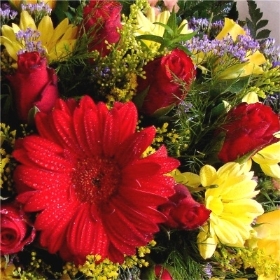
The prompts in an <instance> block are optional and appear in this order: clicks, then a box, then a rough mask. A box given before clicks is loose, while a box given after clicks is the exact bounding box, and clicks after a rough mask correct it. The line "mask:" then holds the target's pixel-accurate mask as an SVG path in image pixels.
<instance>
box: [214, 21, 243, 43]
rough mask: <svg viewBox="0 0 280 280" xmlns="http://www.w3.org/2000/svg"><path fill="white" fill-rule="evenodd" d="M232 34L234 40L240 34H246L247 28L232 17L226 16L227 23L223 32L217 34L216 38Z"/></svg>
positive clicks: (220, 38) (219, 38)
mask: <svg viewBox="0 0 280 280" xmlns="http://www.w3.org/2000/svg"><path fill="white" fill-rule="evenodd" d="M228 34H229V35H231V37H232V38H233V40H234V41H235V40H236V38H237V36H238V35H245V34H246V32H245V30H244V29H243V28H242V27H241V26H240V25H238V24H237V23H236V22H234V21H233V20H232V19H229V18H225V24H224V27H223V29H222V30H221V32H220V33H219V34H218V35H217V36H216V39H218V40H222V39H223V38H224V37H226V36H227V35H228Z"/></svg>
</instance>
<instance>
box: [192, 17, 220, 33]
mask: <svg viewBox="0 0 280 280" xmlns="http://www.w3.org/2000/svg"><path fill="white" fill-rule="evenodd" d="M223 25H224V23H223V21H221V20H219V21H215V22H209V20H208V19H206V18H198V19H197V18H195V17H193V18H191V19H190V20H189V21H188V26H189V28H190V29H193V30H194V31H196V32H198V33H206V32H209V34H211V35H212V36H214V35H217V34H218V33H219V32H220V31H221V30H222V28H223Z"/></svg>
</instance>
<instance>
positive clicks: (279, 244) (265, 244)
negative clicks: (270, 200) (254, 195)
mask: <svg viewBox="0 0 280 280" xmlns="http://www.w3.org/2000/svg"><path fill="white" fill-rule="evenodd" d="M256 223H257V224H258V226H257V227H256V228H255V229H256V232H257V239H258V241H257V246H258V248H259V249H262V250H263V252H264V253H265V255H267V256H271V257H272V259H273V260H275V263H276V264H277V266H278V268H279V269H278V272H277V271H275V270H274V273H275V274H274V275H260V276H259V278H258V279H263V280H269V279H280V209H277V210H274V211H271V212H267V213H265V214H263V215H261V216H260V217H258V218H257V220H256Z"/></svg>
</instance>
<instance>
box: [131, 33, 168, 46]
mask: <svg viewBox="0 0 280 280" xmlns="http://www.w3.org/2000/svg"><path fill="white" fill-rule="evenodd" d="M136 39H137V40H148V41H153V42H157V43H160V44H163V41H164V40H163V38H162V37H160V36H156V35H149V34H147V35H139V36H137V37H136Z"/></svg>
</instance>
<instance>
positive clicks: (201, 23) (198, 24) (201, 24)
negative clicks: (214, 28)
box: [188, 17, 209, 31]
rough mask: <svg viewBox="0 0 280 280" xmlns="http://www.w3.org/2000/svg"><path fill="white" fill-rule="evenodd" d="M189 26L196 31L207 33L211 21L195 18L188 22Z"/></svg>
mask: <svg viewBox="0 0 280 280" xmlns="http://www.w3.org/2000/svg"><path fill="white" fill-rule="evenodd" d="M188 25H189V28H190V29H193V30H194V31H206V30H207V29H208V27H209V21H208V19H206V18H195V17H193V18H191V19H190V20H189V21H188Z"/></svg>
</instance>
